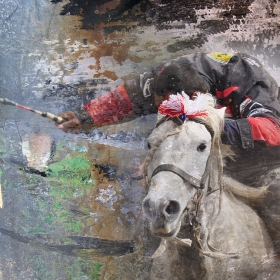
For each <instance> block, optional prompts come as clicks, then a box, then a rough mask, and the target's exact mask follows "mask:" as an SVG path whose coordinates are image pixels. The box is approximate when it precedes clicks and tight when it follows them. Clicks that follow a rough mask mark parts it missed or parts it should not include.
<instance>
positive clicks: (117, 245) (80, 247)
mask: <svg viewBox="0 0 280 280" xmlns="http://www.w3.org/2000/svg"><path fill="white" fill-rule="evenodd" d="M0 233H2V234H4V235H6V236H9V237H11V238H13V239H15V240H17V241H19V242H22V243H28V244H30V245H34V246H36V247H42V248H44V249H46V250H51V251H57V252H60V253H62V254H65V255H69V256H76V255H79V254H80V253H81V252H80V251H82V253H83V254H84V255H85V256H86V252H84V250H91V252H89V253H92V254H93V255H103V256H106V255H107V256H123V255H126V254H131V253H133V252H134V251H135V244H134V242H133V241H131V240H107V239H100V238H92V237H83V236H66V237H65V238H51V237H50V236H44V235H40V234H37V235H34V236H31V237H28V236H24V235H21V234H19V233H16V232H14V231H11V230H6V229H4V228H0ZM66 239H69V240H71V242H73V243H71V244H63V243H65V240H66ZM52 241H53V242H52ZM92 250H93V251H92ZM89 255H90V254H89Z"/></svg>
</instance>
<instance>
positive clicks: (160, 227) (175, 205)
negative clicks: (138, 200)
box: [143, 198, 181, 237]
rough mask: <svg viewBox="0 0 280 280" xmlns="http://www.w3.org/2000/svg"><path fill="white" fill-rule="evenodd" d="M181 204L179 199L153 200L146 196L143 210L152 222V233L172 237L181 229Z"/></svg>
mask: <svg viewBox="0 0 280 280" xmlns="http://www.w3.org/2000/svg"><path fill="white" fill-rule="evenodd" d="M180 208H181V207H180V204H179V202H178V201H175V200H170V201H166V200H164V199H160V200H159V201H153V200H151V199H150V198H145V199H144V201H143V211H144V214H145V216H146V217H147V219H148V220H149V222H150V229H151V231H152V233H153V234H154V235H156V236H160V237H171V236H174V235H176V234H177V232H178V231H179V230H180V227H181V222H180V220H181V219H180V212H181V210H180Z"/></svg>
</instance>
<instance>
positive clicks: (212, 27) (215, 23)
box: [198, 20, 230, 35]
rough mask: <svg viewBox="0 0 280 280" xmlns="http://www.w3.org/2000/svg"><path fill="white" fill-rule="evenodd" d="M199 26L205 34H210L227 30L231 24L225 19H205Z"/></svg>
mask: <svg viewBox="0 0 280 280" xmlns="http://www.w3.org/2000/svg"><path fill="white" fill-rule="evenodd" d="M198 27H199V28H200V30H201V31H203V33H204V34H207V35H208V34H209V35H210V34H217V33H222V32H225V31H226V30H228V29H229V28H230V24H229V22H226V21H224V20H205V21H202V22H201V23H200V24H199V25H198Z"/></svg>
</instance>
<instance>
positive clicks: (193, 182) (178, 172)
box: [151, 164, 204, 189]
mask: <svg viewBox="0 0 280 280" xmlns="http://www.w3.org/2000/svg"><path fill="white" fill-rule="evenodd" d="M161 171H170V172H173V173H174V174H176V175H178V176H179V177H181V178H182V179H183V180H184V181H187V182H189V183H190V184H191V185H192V186H194V187H195V188H196V189H203V188H204V185H201V183H200V180H198V179H196V178H195V177H193V176H191V175H190V174H188V173H186V172H185V171H184V170H182V169H181V168H179V167H177V166H175V165H173V164H161V165H159V166H158V167H157V168H156V169H155V170H154V172H153V174H152V177H153V176H155V175H156V174H158V173H159V172H161ZM152 177H151V178H152Z"/></svg>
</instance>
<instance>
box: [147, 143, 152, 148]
mask: <svg viewBox="0 0 280 280" xmlns="http://www.w3.org/2000/svg"><path fill="white" fill-rule="evenodd" d="M147 146H148V149H149V150H150V149H151V145H150V143H149V142H148V145H147Z"/></svg>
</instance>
